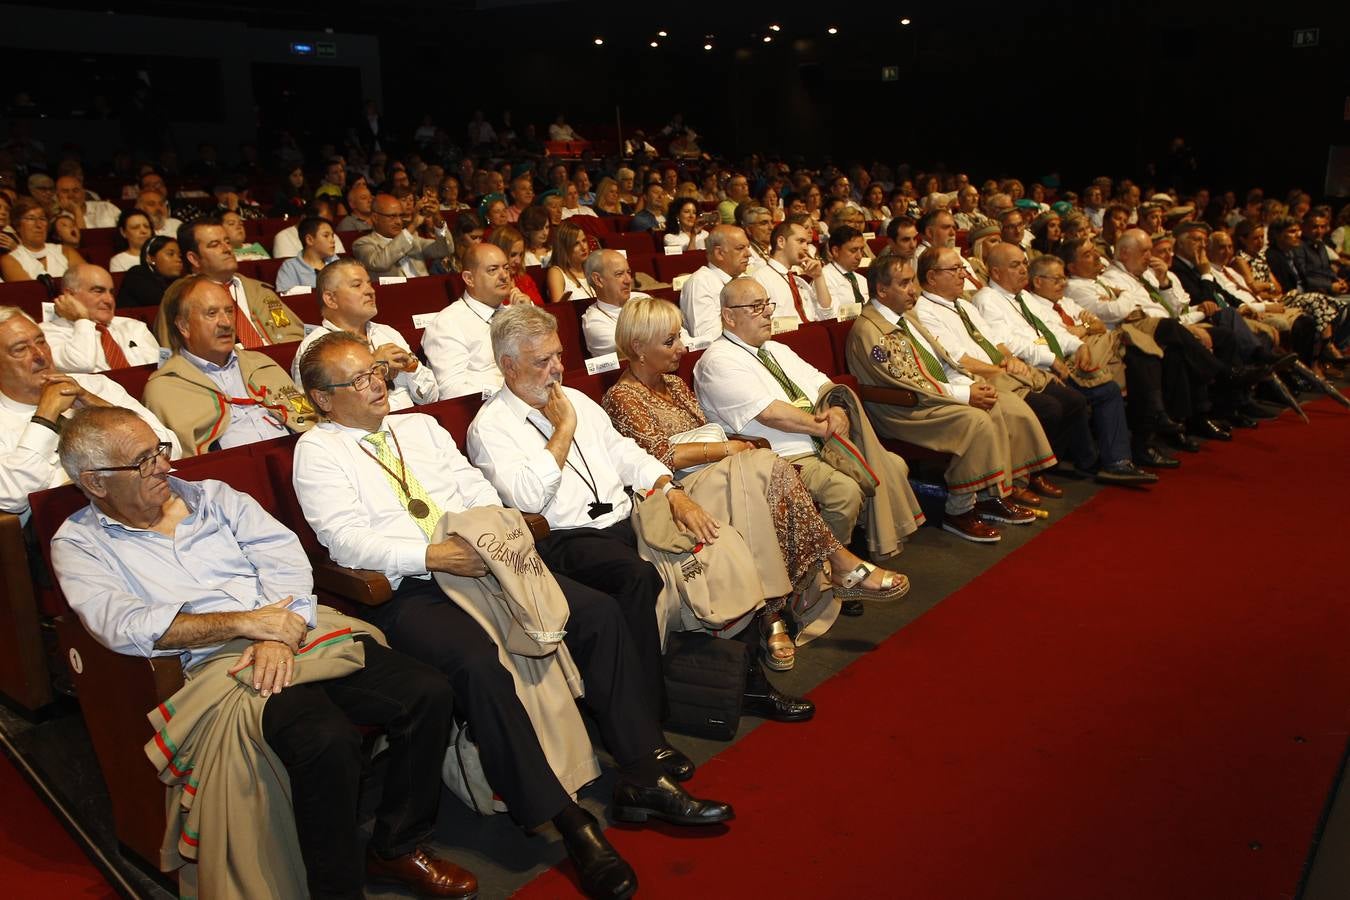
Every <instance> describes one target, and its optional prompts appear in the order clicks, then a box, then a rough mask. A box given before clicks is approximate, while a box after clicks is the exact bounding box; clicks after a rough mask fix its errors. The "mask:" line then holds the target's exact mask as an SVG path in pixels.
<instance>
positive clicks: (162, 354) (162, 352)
mask: <svg viewBox="0 0 1350 900" xmlns="http://www.w3.org/2000/svg"><path fill="white" fill-rule="evenodd" d="M170 356H173V351H172V350H170V349H169V348H168V347H160V348H159V364H160V365H161V366H162V365H164V364H165V363H166V362H168V361H169V357H170Z"/></svg>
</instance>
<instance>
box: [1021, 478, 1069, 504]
mask: <svg viewBox="0 0 1350 900" xmlns="http://www.w3.org/2000/svg"><path fill="white" fill-rule="evenodd" d="M1027 483H1028V484H1030V485H1031V489H1032V490H1033V491H1035V492H1036V493H1038V494H1040V495H1041V496H1042V497H1049V498H1050V499H1051V500H1058V499H1059V498H1060V497H1063V496H1064V488H1062V487H1059V486H1058V485H1056V484H1055V483H1054V482H1053V481H1051V480H1050V479H1048V478H1046V477H1045V476H1044V475H1032V476H1031V477H1030V478H1029V479H1027ZM1017 502H1019V503H1021V502H1022V501H1021V500H1019V501H1017Z"/></svg>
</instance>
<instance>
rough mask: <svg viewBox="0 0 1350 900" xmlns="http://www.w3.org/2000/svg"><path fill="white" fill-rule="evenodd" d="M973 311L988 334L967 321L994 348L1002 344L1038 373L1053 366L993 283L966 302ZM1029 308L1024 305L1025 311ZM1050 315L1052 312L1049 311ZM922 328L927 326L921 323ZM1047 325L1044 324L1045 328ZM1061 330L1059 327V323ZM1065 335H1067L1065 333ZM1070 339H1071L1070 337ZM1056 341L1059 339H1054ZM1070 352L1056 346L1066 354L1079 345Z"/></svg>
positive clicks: (1009, 297) (1046, 349)
mask: <svg viewBox="0 0 1350 900" xmlns="http://www.w3.org/2000/svg"><path fill="white" fill-rule="evenodd" d="M1029 296H1031V293H1030V291H1027V290H1026V289H1023V290H1022V299H1023V300H1025V299H1026V298H1027V297H1029ZM971 306H974V307H975V310H976V315H978V316H980V317H981V318H982V319H983V320H984V322H985V325H987V326H988V330H987V331H986V330H985V327H984V326H983V325H980V323H979V322H977V321H976V320H975V317H974V316H972V317H971V322H972V323H973V324H974V325H975V327H976V328H978V329H980V334H983V335H984V336H985V337H987V338H988V339H989V340H990V341H991V342H993V343H994V344H1005V345H1007V347H1008V349H1009V350H1011V351H1012V352H1013V356H1016V357H1017V358H1018V359H1020V360H1022V362H1024V363H1026V364H1027V365H1029V366H1034V367H1036V368H1038V369H1048V368H1050V367H1051V366H1053V365H1054V363H1055V354H1054V351H1052V350H1051V349H1050V345H1049V344H1048V343H1047V342H1046V340H1045V338H1043V337H1041V335H1040V333H1039V332H1038V331H1036V328H1035V327H1034V326H1033V325H1031V324H1030V323H1029V322H1027V320H1026V319H1024V318H1022V310H1021V309H1020V308H1018V306H1017V297H1016V295H1014V294H1010V293H1008V292H1007V291H1006V290H1004V289H1003V288H1002V287H999V286H998V285H997V284H995V283H994V282H993V281H990V282H989V284H987V285H985V286H984V287H983V288H981V289H980V290H978V291H976V292H975V296H973V297H971V298H970V303H968V304H966V309H970V307H971ZM1029 306H1030V304H1028V307H1029ZM1052 312H1053V310H1052ZM1036 317H1037V318H1039V319H1040V320H1041V321H1042V322H1044V321H1045V317H1044V316H1042V315H1040V313H1036ZM1055 321H1057V322H1058V321H1059V315H1058V314H1057V313H1056V314H1055ZM924 324H925V325H927V324H928V323H927V322H925V323H924ZM1049 324H1050V323H1048V322H1046V325H1047V327H1048V326H1049ZM1061 326H1062V323H1061ZM1066 333H1067V332H1066ZM1070 337H1073V336H1072V335H1070ZM1055 338H1056V339H1058V338H1059V335H1057V334H1056V335H1055ZM1073 343H1074V346H1073V351H1070V350H1069V348H1068V347H1065V346H1064V344H1063V342H1061V343H1060V349H1061V350H1063V351H1064V352H1065V353H1066V354H1068V353H1071V352H1075V351H1077V350H1078V344H1079V341H1078V339H1077V338H1074V341H1073Z"/></svg>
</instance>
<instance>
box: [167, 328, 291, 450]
mask: <svg viewBox="0 0 1350 900" xmlns="http://www.w3.org/2000/svg"><path fill="white" fill-rule="evenodd" d="M178 352H179V353H181V354H182V355H183V359H185V360H187V361H188V362H190V363H192V364H193V365H194V366H196V367H197V368H198V369H201V371H202V374H203V375H205V376H206V377H207V378H209V379H211V381H212V383H213V384H215V386H216V387H217V388H219V389H220V392H221V393H222V394H224V395H225V396H226V397H234V398H244V397H248V396H249V393H248V388H247V387H246V386H245V384H244V373H243V371H242V370H241V369H240V368H239V357H238V355H236V354H235V352H234V351H233V350H231V351H230V358H229V359H227V360H225V365H223V366H218V365H216V364H215V363H213V362H207V361H206V360H204V359H202V358H201V357H200V356H194V355H193V354H191V353H189V352H188V351H187V350H185V349H183V350H179V351H178ZM287 433H288V432H287V431H286V426H285V425H284V424H282V422H281V421H280V420H278V419H277V418H275V417H274V416H273V415H272V411H271V410H269V409H267V408H266V407H263V406H259V405H258V404H256V403H250V404H240V403H231V404H230V424H229V425H227V426H226V427H225V433H224V434H222V435H221V436H220V437H219V438H217V439H216V443H217V444H219V445H220V449H222V450H225V449H228V448H230V447H238V446H240V445H242V444H253V443H257V442H258V441H270V440H271V439H272V438H278V437H282V436H284V435H286V434H287Z"/></svg>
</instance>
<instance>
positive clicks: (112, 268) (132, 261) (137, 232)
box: [108, 209, 155, 272]
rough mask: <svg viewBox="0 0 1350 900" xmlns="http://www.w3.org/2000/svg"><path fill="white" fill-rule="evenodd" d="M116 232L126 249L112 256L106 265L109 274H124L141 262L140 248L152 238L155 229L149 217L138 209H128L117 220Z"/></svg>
mask: <svg viewBox="0 0 1350 900" xmlns="http://www.w3.org/2000/svg"><path fill="white" fill-rule="evenodd" d="M117 232H118V234H120V235H121V236H122V240H123V241H125V242H126V249H125V250H122V251H120V252H119V253H116V254H114V255H113V258H112V259H111V260H110V261H109V263H108V271H109V272H125V271H127V270H128V269H130V268H131V267H132V266H135V265H139V264H140V261H141V248H142V247H144V246H145V243H146V241H148V240H150V238H151V237H152V236H154V233H155V228H154V226H153V225H152V224H151V222H150V217H149V216H147V215H146V214H145V213H144V212H142V211H141V210H139V209H129V210H126V211H125V212H123V213H122V214H121V215H120V216H119V217H118V219H117Z"/></svg>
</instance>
